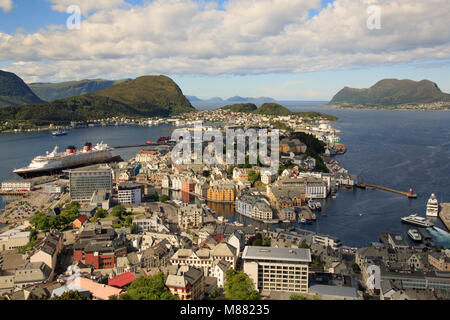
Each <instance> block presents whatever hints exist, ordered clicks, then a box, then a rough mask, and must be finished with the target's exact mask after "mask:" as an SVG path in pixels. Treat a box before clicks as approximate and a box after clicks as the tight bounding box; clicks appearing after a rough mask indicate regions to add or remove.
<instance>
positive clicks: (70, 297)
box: [50, 290, 88, 300]
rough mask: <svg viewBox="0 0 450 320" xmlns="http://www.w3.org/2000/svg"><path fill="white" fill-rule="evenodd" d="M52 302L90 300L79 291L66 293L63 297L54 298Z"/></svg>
mask: <svg viewBox="0 0 450 320" xmlns="http://www.w3.org/2000/svg"><path fill="white" fill-rule="evenodd" d="M50 300H88V298H86V297H85V296H83V295H81V294H80V292H78V291H77V290H70V291H66V292H64V293H63V294H62V295H61V296H54V297H53V298H51V299H50Z"/></svg>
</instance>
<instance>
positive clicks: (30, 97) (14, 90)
mask: <svg viewBox="0 0 450 320" xmlns="http://www.w3.org/2000/svg"><path fill="white" fill-rule="evenodd" d="M40 102H42V100H41V99H39V97H38V96H36V95H35V94H34V93H33V91H31V89H30V88H29V87H28V86H27V85H26V84H25V82H23V80H22V79H20V78H19V77H18V76H17V75H15V74H14V73H11V72H5V71H2V70H0V107H4V106H19V105H23V104H29V103H40Z"/></svg>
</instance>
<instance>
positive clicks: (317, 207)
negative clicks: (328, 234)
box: [314, 202, 322, 211]
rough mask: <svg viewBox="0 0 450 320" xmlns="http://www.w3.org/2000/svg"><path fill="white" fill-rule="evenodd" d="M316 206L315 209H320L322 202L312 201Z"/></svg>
mask: <svg viewBox="0 0 450 320" xmlns="http://www.w3.org/2000/svg"><path fill="white" fill-rule="evenodd" d="M314 204H315V206H316V210H319V211H322V204H321V203H320V202H316V203H314Z"/></svg>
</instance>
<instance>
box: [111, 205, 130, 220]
mask: <svg viewBox="0 0 450 320" xmlns="http://www.w3.org/2000/svg"><path fill="white" fill-rule="evenodd" d="M126 213H127V209H125V207H124V206H122V205H118V206H115V207H114V208H112V210H111V214H112V215H113V216H114V217H117V218H121V217H122V216H123V215H125V214H126Z"/></svg>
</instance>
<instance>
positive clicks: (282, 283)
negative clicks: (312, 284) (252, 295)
mask: <svg viewBox="0 0 450 320" xmlns="http://www.w3.org/2000/svg"><path fill="white" fill-rule="evenodd" d="M242 259H243V261H244V272H245V273H246V274H247V275H248V276H249V277H250V279H252V280H253V283H254V284H255V287H256V289H257V290H259V291H283V292H292V293H308V265H309V263H310V262H311V252H310V250H309V249H290V248H268V247H256V246H255V247H250V246H246V247H245V248H244V252H243V254H242Z"/></svg>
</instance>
